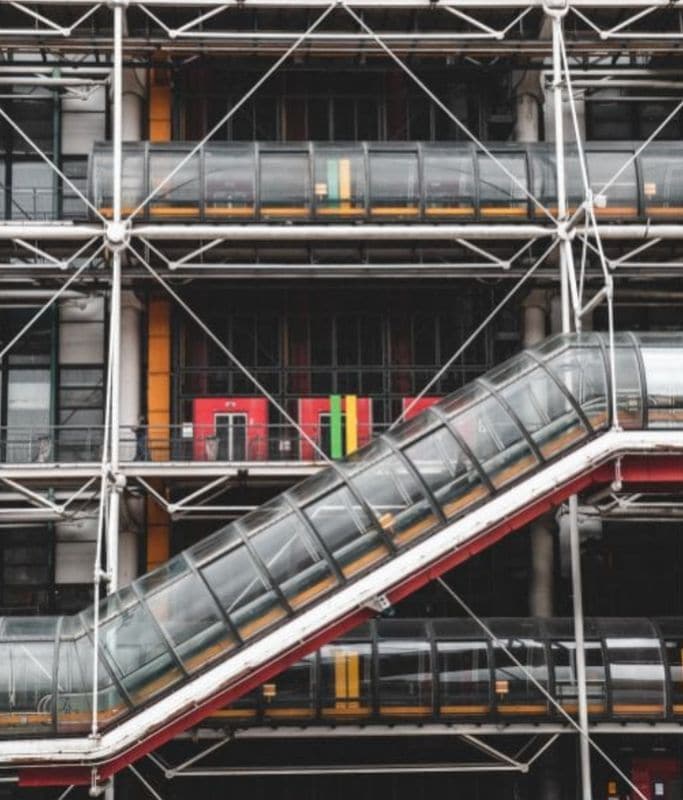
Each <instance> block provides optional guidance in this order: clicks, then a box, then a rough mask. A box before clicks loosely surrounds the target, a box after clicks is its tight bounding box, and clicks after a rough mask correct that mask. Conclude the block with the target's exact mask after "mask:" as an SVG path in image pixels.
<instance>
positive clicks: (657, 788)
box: [631, 756, 681, 800]
mask: <svg viewBox="0 0 683 800" xmlns="http://www.w3.org/2000/svg"><path fill="white" fill-rule="evenodd" d="M631 780H632V781H633V783H634V784H635V785H636V786H637V787H638V789H639V790H640V791H641V792H642V793H643V795H644V796H645V797H646V798H647V800H681V762H680V760H679V759H678V758H673V757H670V756H652V757H645V758H634V759H633V761H632V763H631Z"/></svg>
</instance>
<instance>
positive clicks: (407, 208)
mask: <svg viewBox="0 0 683 800" xmlns="http://www.w3.org/2000/svg"><path fill="white" fill-rule="evenodd" d="M369 158H370V213H371V214H372V215H373V216H417V214H418V212H419V203H420V187H419V172H418V163H417V153H414V152H413V153H411V152H400V151H397V152H384V153H382V152H379V153H377V152H374V153H373V152H371V153H370V155H369Z"/></svg>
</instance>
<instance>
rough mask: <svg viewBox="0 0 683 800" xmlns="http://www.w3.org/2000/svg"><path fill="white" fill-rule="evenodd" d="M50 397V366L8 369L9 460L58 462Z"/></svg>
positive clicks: (7, 452)
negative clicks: (52, 428) (51, 431)
mask: <svg viewBox="0 0 683 800" xmlns="http://www.w3.org/2000/svg"><path fill="white" fill-rule="evenodd" d="M50 399H51V393H50V370H49V369H18V368H17V369H10V370H9V371H8V372H7V432H6V435H5V443H6V444H5V460H6V461H8V462H11V463H21V462H23V463H30V462H33V461H40V462H44V461H54V453H53V452H52V440H51V438H50V429H49V426H50Z"/></svg>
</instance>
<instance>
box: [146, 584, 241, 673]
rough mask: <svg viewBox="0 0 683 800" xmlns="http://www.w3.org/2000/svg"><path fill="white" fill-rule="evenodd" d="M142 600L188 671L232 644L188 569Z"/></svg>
mask: <svg viewBox="0 0 683 800" xmlns="http://www.w3.org/2000/svg"><path fill="white" fill-rule="evenodd" d="M146 599H147V606H148V607H149V610H150V611H151V612H152V614H153V615H154V617H155V618H156V620H157V622H158V623H159V624H160V625H161V627H162V628H163V629H164V633H165V634H166V636H167V637H168V639H169V641H170V642H172V644H173V646H174V647H175V649H176V652H177V654H178V656H179V657H180V658H181V660H182V662H183V664H184V666H185V669H186V670H187V671H188V672H194V670H196V669H199V668H200V667H203V666H204V665H205V664H206V663H208V662H209V661H211V660H212V659H214V658H216V656H218V655H221V654H222V653H225V652H226V651H227V650H230V649H231V648H232V647H233V646H234V644H235V641H234V639H233V637H232V636H231V635H230V634H229V632H228V630H227V628H226V626H225V623H224V622H223V620H222V619H221V618H220V616H219V613H218V609H217V608H216V604H215V602H214V600H213V599H212V597H211V595H210V594H209V592H208V591H207V590H206V587H205V586H204V585H203V584H202V582H201V581H200V580H199V578H198V577H197V576H196V575H195V574H194V573H191V572H188V573H187V574H186V575H184V576H183V577H182V578H180V580H176V581H174V582H173V583H171V584H169V585H168V586H165V587H164V588H162V589H160V590H159V591H158V592H156V593H155V594H153V595H152V596H151V597H147V598H146Z"/></svg>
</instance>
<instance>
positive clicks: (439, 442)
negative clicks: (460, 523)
mask: <svg viewBox="0 0 683 800" xmlns="http://www.w3.org/2000/svg"><path fill="white" fill-rule="evenodd" d="M405 454H406V455H407V456H408V458H409V459H410V460H411V461H412V462H413V464H414V465H415V467H416V468H417V470H418V471H419V473H420V475H421V476H422V479H423V480H424V481H425V483H426V484H427V486H429V488H430V489H431V491H432V494H433V495H434V497H435V498H436V500H437V501H438V502H439V504H440V505H441V508H442V510H443V512H444V514H445V515H446V517H448V518H450V517H454V516H455V515H456V514H459V513H461V512H462V511H463V510H464V509H465V508H467V507H468V506H470V505H472V503H475V502H477V501H478V500H481V499H482V498H483V497H486V495H487V494H488V489H487V488H486V486H484V484H483V483H482V480H481V477H480V476H479V473H478V472H477V470H476V469H475V468H474V467H473V465H472V462H471V461H470V459H469V458H467V456H466V455H465V454H464V453H463V451H462V450H461V449H460V446H459V445H458V443H457V441H456V440H455V437H454V436H453V435H452V434H451V433H449V431H448V430H447V429H446V428H439V429H437V430H436V431H434V432H433V433H431V434H430V435H429V436H426V437H425V438H424V439H421V440H420V441H419V442H416V443H415V444H414V445H411V446H410V447H407V448H406V450H405Z"/></svg>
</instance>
